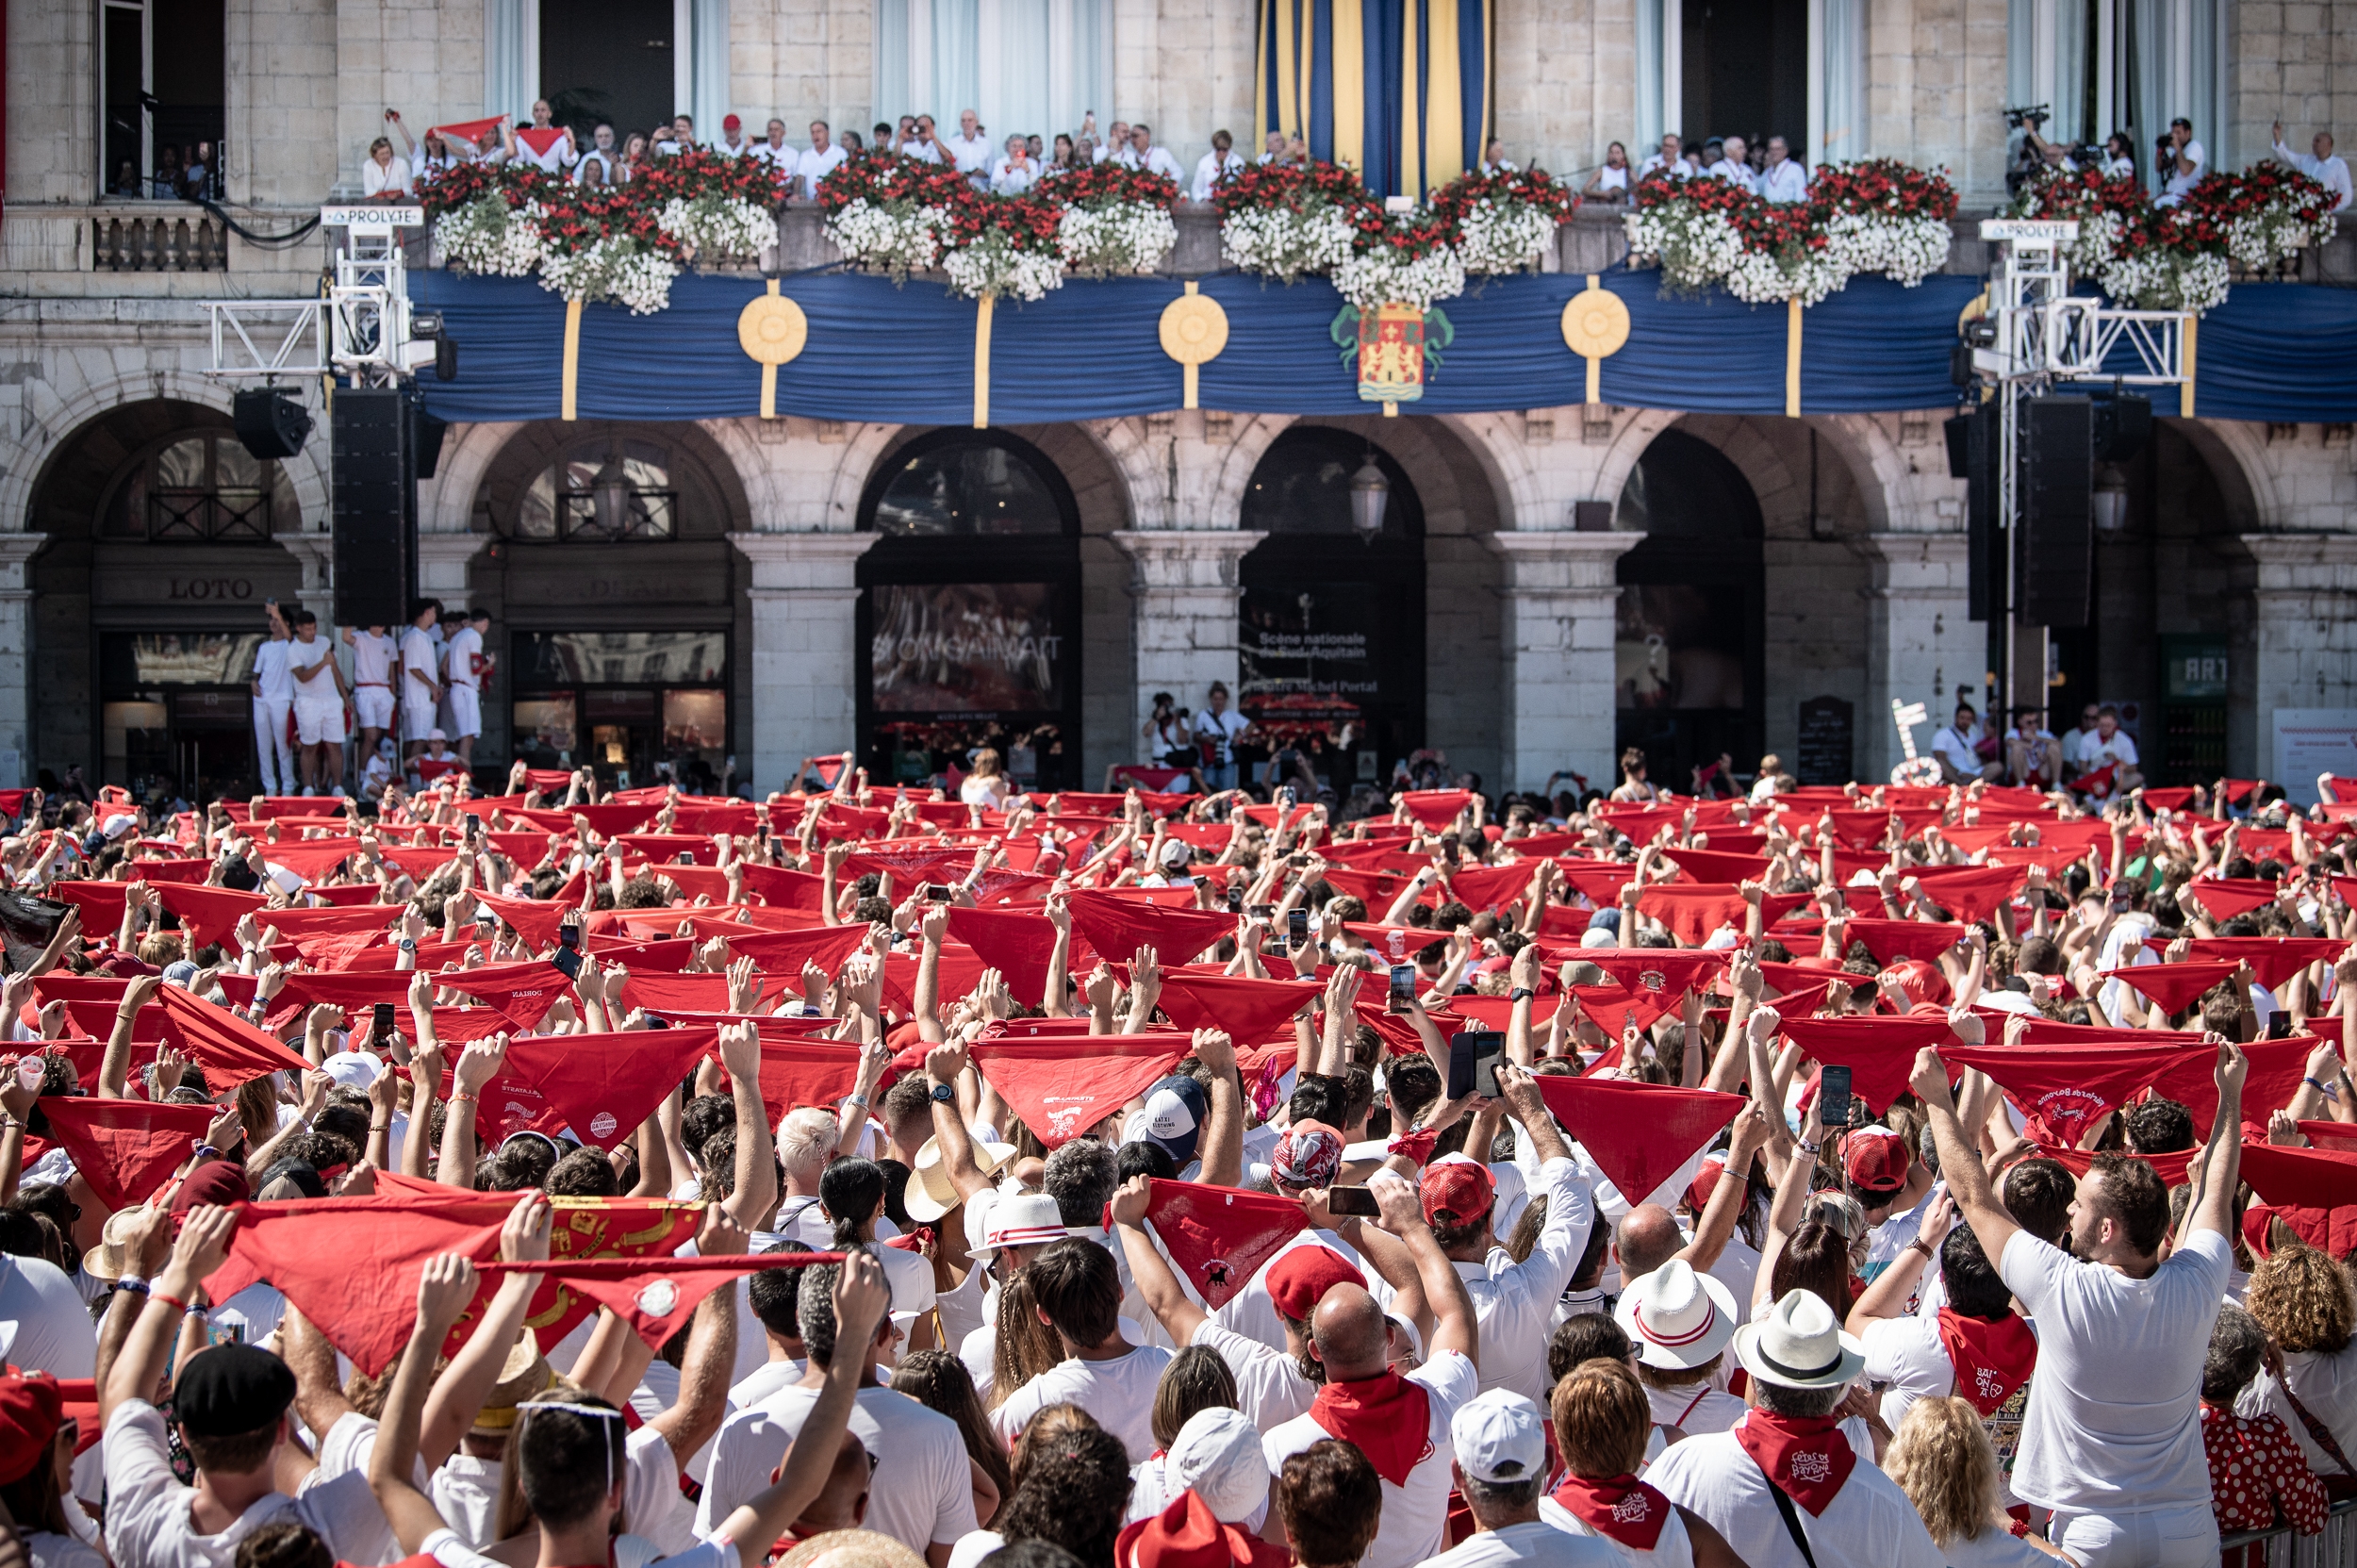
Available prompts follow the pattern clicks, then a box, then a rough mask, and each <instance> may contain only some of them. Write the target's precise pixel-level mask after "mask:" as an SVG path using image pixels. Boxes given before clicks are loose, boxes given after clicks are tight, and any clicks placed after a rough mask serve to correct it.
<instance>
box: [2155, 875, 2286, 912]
mask: <svg viewBox="0 0 2357 1568" xmlns="http://www.w3.org/2000/svg"><path fill="white" fill-rule="evenodd" d="M2281 891H2282V886H2281V884H2280V883H2271V882H2268V881H2266V880H2265V879H2264V878H2258V877H2250V878H2241V877H2237V878H2232V879H2229V878H2226V877H2204V878H2201V879H2200V880H2198V881H2195V882H2189V883H2185V885H2184V886H2183V887H2181V888H2179V889H2178V890H2177V901H2178V903H2179V904H2180V905H2183V904H2184V903H2185V902H2186V901H2187V900H2191V901H2192V902H2193V903H2195V904H2197V905H2198V906H2200V909H2201V911H2202V913H2203V914H2205V915H2207V916H2209V917H2210V918H2211V919H2213V920H2231V919H2233V917H2234V916H2237V915H2248V914H2250V912H2251V911H2252V910H2254V909H2257V908H2259V907H2260V906H2261V905H2263V904H2271V903H2273V902H2274V901H2275V900H2276V896H2277V894H2278V893H2279V892H2281Z"/></svg>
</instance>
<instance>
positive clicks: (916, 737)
mask: <svg viewBox="0 0 2357 1568" xmlns="http://www.w3.org/2000/svg"><path fill="white" fill-rule="evenodd" d="M859 527H860V529H861V531H862V532H865V533H873V534H875V535H876V536H877V539H876V543H875V545H874V547H873V548H871V549H870V550H868V551H867V553H865V554H864V555H862V556H861V557H860V562H859V585H860V587H861V589H862V590H863V591H862V592H861V594H860V601H859V621H858V635H857V643H858V648H859V670H858V680H859V734H860V737H861V741H860V743H861V748H862V751H863V752H864V755H865V762H866V766H867V770H868V777H869V778H870V779H872V780H875V781H877V782H879V783H883V782H897V783H900V784H911V785H915V784H922V783H924V782H925V781H927V780H929V779H931V778H932V777H934V776H935V775H940V774H946V773H948V772H949V771H951V770H953V769H954V770H958V771H963V770H964V768H965V767H966V765H967V761H968V757H969V754H970V753H971V752H972V751H974V750H976V749H977V748H980V747H984V746H989V747H995V748H997V750H998V751H1000V752H1001V753H1002V754H1003V755H1004V756H1005V758H1006V762H1007V770H1008V771H1009V772H1010V773H1012V774H1013V775H1014V777H1015V778H1016V780H1017V781H1018V782H1021V783H1023V784H1027V785H1036V786H1037V787H1040V788H1044V789H1059V788H1071V787H1074V786H1076V785H1078V784H1080V506H1079V504H1078V503H1077V502H1076V501H1075V500H1074V498H1073V493H1072V487H1071V486H1070V485H1069V484H1067V483H1065V480H1064V476H1063V471H1062V470H1059V469H1058V468H1057V466H1056V465H1055V463H1054V462H1052V461H1051V460H1049V458H1048V457H1047V454H1045V453H1043V452H1041V451H1040V449H1039V448H1037V447H1035V446H1033V445H1032V444H1031V443H1030V442H1029V441H1027V440H1024V439H1023V438H1022V437H1019V436H1014V435H1012V434H1009V433H1008V432H1006V431H1002V430H937V431H933V432H931V433H930V434H928V435H923V436H919V437H915V439H913V440H911V441H909V442H907V443H906V444H904V445H902V446H900V447H899V448H898V449H897V450H896V451H894V452H893V453H892V454H890V455H889V456H887V457H886V458H885V459H884V460H883V461H882V463H881V464H879V465H878V466H877V470H876V471H875V473H874V474H873V475H871V476H870V477H869V479H868V482H867V488H866V492H865V494H864V495H863V496H862V497H861V499H860V511H859Z"/></svg>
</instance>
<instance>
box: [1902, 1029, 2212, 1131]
mask: <svg viewBox="0 0 2357 1568" xmlns="http://www.w3.org/2000/svg"><path fill="white" fill-rule="evenodd" d="M2158 1038H2159V1039H2162V1040H2179V1041H2184V1040H2189V1039H2190V1038H2191V1037H2190V1036H2187V1035H2182V1034H2176V1035H2171V1034H2163V1035H2160V1036H2158ZM1939 1054H1940V1055H1941V1056H1942V1057H1944V1058H1946V1060H1947V1062H1948V1065H1950V1066H1952V1067H1978V1068H1980V1069H1981V1071H1983V1072H1985V1073H1986V1074H1988V1076H1989V1077H1991V1078H1993V1079H1995V1080H1996V1081H1997V1082H1998V1084H1999V1086H2000V1087H2002V1088H2003V1089H2004V1091H2005V1092H2006V1094H2007V1096H2008V1097H2009V1098H2011V1099H2012V1100H2013V1102H2014V1103H2015V1104H2016V1105H2018V1106H2019V1107H2020V1108H2021V1114H2022V1115H2023V1116H2024V1117H2026V1118H2027V1119H2028V1121H2029V1124H2030V1125H2029V1131H2030V1136H2032V1137H2033V1138H2035V1139H2036V1140H2037V1141H2038V1142H2039V1143H2043V1144H2060V1145H2063V1146H2064V1147H2069V1146H2071V1145H2075V1144H2076V1143H2078V1141H2079V1135H2080V1134H2081V1133H2083V1132H2085V1131H2086V1129H2087V1126H2088V1124H2089V1123H2091V1122H2094V1121H2098V1120H2100V1119H2102V1117H2104V1116H2108V1115H2110V1114H2112V1111H2113V1110H2114V1109H2115V1108H2116V1107H2118V1106H2119V1105H2122V1104H2124V1103H2126V1101H2127V1098H2128V1097H2129V1096H2130V1095H2133V1094H2134V1093H2135V1092H2136V1091H2137V1090H2138V1089H2141V1088H2143V1087H2144V1086H2145V1085H2146V1084H2148V1083H2151V1081H2153V1080H2155V1079H2157V1078H2159V1077H2161V1076H2162V1075H2163V1074H2164V1073H2166V1072H2167V1071H2168V1070H2169V1069H2170V1068H2172V1067H2176V1066H2180V1065H2184V1062H2185V1061H2187V1060H2189V1059H2190V1058H2191V1057H2196V1056H2198V1057H2200V1058H2201V1060H2202V1061H2204V1062H2215V1061H2216V1060H2217V1052H2216V1051H2215V1050H2213V1049H2211V1048H2208V1047H2206V1046H2203V1045H2200V1043H2199V1042H2195V1043H2193V1044H2191V1045H2188V1046H2185V1047H2184V1048H2178V1049H2170V1048H2166V1047H2164V1048H2157V1049H2151V1050H2138V1049H2134V1048H2125V1049H2123V1048H2119V1047H2117V1046H2114V1047H2103V1046H2085V1047H2078V1048H2072V1047H2069V1046H2059V1047H2058V1046H2017V1047H2006V1046H1954V1045H1952V1046H1943V1047H1941V1048H1940V1052H1939Z"/></svg>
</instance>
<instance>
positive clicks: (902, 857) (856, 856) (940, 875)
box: [837, 838, 974, 899]
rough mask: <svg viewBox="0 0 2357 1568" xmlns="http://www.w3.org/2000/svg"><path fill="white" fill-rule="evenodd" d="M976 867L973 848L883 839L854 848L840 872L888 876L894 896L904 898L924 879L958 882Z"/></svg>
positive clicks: (932, 841) (929, 840)
mask: <svg viewBox="0 0 2357 1568" xmlns="http://www.w3.org/2000/svg"><path fill="white" fill-rule="evenodd" d="M973 867H974V851H973V850H961V849H956V848H944V847H943V845H942V844H941V841H940V840H938V839H933V838H920V839H900V840H884V841H881V842H878V843H873V844H870V845H868V846H867V847H866V848H865V849H862V850H857V851H855V852H853V853H852V854H851V856H850V857H849V859H847V860H845V861H844V863H843V869H842V870H841V871H840V872H839V873H838V876H839V877H842V878H855V877H865V876H871V875H882V876H888V877H890V878H891V879H892V892H893V896H894V897H895V898H902V899H904V898H906V897H908V896H909V895H910V894H911V893H914V892H915V891H916V889H917V888H918V887H919V886H921V885H922V884H923V883H929V882H955V881H956V880H957V879H958V878H960V877H962V876H964V874H965V873H966V872H967V871H969V870H971V869H973ZM837 885H840V883H837Z"/></svg>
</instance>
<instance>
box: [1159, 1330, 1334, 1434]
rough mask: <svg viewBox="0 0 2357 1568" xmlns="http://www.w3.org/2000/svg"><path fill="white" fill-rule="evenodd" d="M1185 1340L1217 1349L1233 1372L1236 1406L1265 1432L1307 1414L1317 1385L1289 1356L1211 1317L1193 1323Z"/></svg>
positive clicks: (1315, 1394) (1221, 1358) (1314, 1397)
mask: <svg viewBox="0 0 2357 1568" xmlns="http://www.w3.org/2000/svg"><path fill="white" fill-rule="evenodd" d="M1188 1343H1189V1344H1192V1345H1208V1346H1209V1347H1211V1349H1213V1350H1216V1351H1218V1352H1219V1359H1220V1360H1221V1361H1224V1362H1227V1363H1228V1371H1229V1372H1231V1373H1233V1374H1234V1375H1235V1378H1236V1408H1237V1409H1238V1410H1240V1411H1243V1412H1244V1418H1245V1419H1246V1420H1248V1421H1250V1422H1251V1423H1252V1424H1253V1425H1254V1426H1255V1427H1258V1428H1261V1431H1262V1432H1264V1433H1265V1432H1271V1431H1274V1430H1276V1429H1277V1428H1278V1427H1281V1426H1283V1425H1284V1424H1285V1423H1286V1422H1288V1421H1291V1420H1293V1419H1294V1417H1295V1416H1302V1415H1307V1414H1309V1413H1310V1402H1311V1401H1312V1400H1314V1399H1316V1398H1317V1396H1318V1385H1317V1384H1315V1383H1313V1382H1311V1381H1310V1379H1309V1378H1305V1377H1303V1376H1302V1375H1301V1368H1300V1367H1299V1366H1297V1365H1295V1364H1294V1359H1293V1358H1292V1357H1291V1356H1288V1355H1286V1354H1285V1353H1284V1352H1283V1351H1282V1350H1272V1349H1270V1348H1269V1347H1268V1346H1267V1345H1262V1344H1261V1342H1260V1341H1259V1340H1257V1339H1246V1338H1245V1337H1244V1335H1242V1334H1239V1333H1235V1332H1232V1331H1231V1330H1229V1329H1223V1328H1221V1327H1220V1326H1219V1325H1218V1324H1217V1323H1216V1322H1214V1321H1212V1320H1211V1319H1210V1318H1205V1319H1204V1320H1203V1321H1202V1322H1201V1323H1199V1324H1197V1325H1195V1338H1194V1339H1193V1340H1191V1341H1189V1342H1188Z"/></svg>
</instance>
